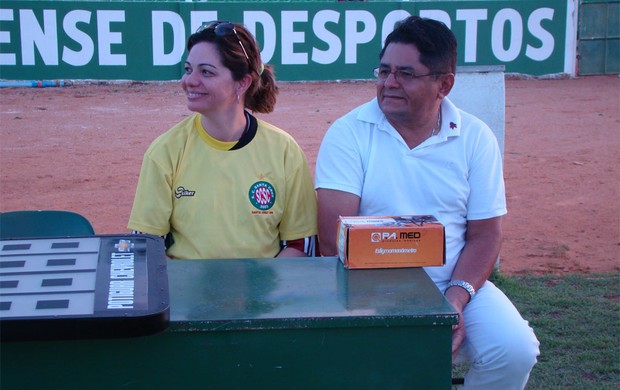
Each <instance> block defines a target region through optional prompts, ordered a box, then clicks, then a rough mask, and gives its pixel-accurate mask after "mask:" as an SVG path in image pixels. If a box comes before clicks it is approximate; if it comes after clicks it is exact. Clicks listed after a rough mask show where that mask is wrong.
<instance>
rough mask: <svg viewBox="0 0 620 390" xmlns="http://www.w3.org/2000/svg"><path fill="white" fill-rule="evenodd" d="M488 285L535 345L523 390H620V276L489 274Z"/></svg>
mask: <svg viewBox="0 0 620 390" xmlns="http://www.w3.org/2000/svg"><path fill="white" fill-rule="evenodd" d="M491 280H492V281H493V283H495V285H497V286H498V287H499V288H500V289H501V290H502V291H504V293H505V294H506V295H507V296H508V297H509V298H510V299H511V300H512V301H513V303H514V304H515V306H516V307H517V308H518V309H519V311H520V312H521V315H522V316H523V317H524V318H525V319H526V320H528V321H529V322H530V326H532V328H533V329H534V331H535V333H536V336H537V337H538V340H539V341H540V356H539V358H538V364H536V366H534V369H533V370H532V374H531V376H530V380H529V383H528V385H527V389H558V388H561V389H618V388H620V275H617V274H595V275H565V276H528V275H519V276H506V275H502V274H501V273H494V274H493V276H492V278H491Z"/></svg>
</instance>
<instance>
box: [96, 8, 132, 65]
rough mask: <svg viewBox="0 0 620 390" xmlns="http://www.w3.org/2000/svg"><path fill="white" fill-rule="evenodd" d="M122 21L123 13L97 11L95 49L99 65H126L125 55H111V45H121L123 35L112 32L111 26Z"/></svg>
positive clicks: (123, 19) (123, 18)
mask: <svg viewBox="0 0 620 390" xmlns="http://www.w3.org/2000/svg"><path fill="white" fill-rule="evenodd" d="M124 21H125V11H97V38H98V40H97V43H98V46H97V49H98V51H99V64H100V65H119V66H124V65H127V58H126V55H125V54H112V45H113V44H121V43H123V35H122V34H121V33H120V32H114V31H112V30H111V27H112V26H111V25H112V23H115V22H124Z"/></svg>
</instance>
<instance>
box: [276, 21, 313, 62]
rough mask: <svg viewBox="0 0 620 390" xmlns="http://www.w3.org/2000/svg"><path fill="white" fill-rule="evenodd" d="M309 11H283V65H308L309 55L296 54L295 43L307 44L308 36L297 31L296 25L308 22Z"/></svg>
mask: <svg viewBox="0 0 620 390" xmlns="http://www.w3.org/2000/svg"><path fill="white" fill-rule="evenodd" d="M307 21H308V11H282V63H283V64H291V65H301V64H307V63H308V53H299V52H297V53H296V52H295V43H303V42H305V38H306V34H305V33H303V32H301V31H295V23H298V22H307Z"/></svg>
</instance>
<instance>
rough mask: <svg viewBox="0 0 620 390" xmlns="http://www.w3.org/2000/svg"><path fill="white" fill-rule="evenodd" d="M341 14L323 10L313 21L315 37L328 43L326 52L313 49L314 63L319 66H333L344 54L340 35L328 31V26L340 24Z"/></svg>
mask: <svg viewBox="0 0 620 390" xmlns="http://www.w3.org/2000/svg"><path fill="white" fill-rule="evenodd" d="M339 20H340V13H339V12H336V11H331V10H323V11H319V12H317V14H316V16H315V17H314V19H313V20H312V30H313V31H314V35H316V37H317V38H319V39H320V40H321V41H323V42H325V43H327V49H326V50H320V49H318V48H316V47H313V48H312V61H314V62H316V63H318V64H332V63H334V62H336V60H337V59H338V57H339V56H340V53H341V52H342V43H341V42H340V39H339V38H338V35H336V34H334V33H332V32H331V31H329V30H328V29H327V26H326V24H327V23H332V24H336V25H337V24H338V21H339Z"/></svg>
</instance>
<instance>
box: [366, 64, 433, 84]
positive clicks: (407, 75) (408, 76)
mask: <svg viewBox="0 0 620 390" xmlns="http://www.w3.org/2000/svg"><path fill="white" fill-rule="evenodd" d="M373 74H374V75H375V77H376V78H377V80H379V81H382V82H384V81H385V80H387V78H388V77H389V76H390V75H391V74H393V75H394V78H395V79H396V81H398V82H399V83H408V82H411V81H413V80H414V79H419V78H421V77H426V76H439V75H443V74H445V73H438V72H434V73H427V74H415V73H413V72H408V71H406V70H400V69H396V70H395V71H392V69H390V68H388V67H387V66H386V67H379V68H375V69H373Z"/></svg>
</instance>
